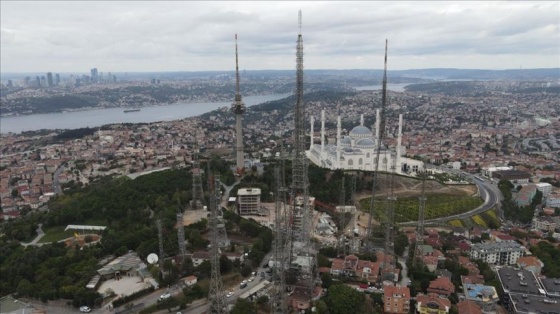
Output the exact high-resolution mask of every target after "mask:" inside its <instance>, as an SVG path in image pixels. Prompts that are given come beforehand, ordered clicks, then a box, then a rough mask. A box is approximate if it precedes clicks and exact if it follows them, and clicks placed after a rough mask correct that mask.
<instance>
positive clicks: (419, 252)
mask: <svg viewBox="0 0 560 314" xmlns="http://www.w3.org/2000/svg"><path fill="white" fill-rule="evenodd" d="M426 176H427V175H426V173H425V172H424V173H422V194H421V195H420V198H419V202H418V228H417V229H416V247H415V249H414V260H413V261H412V262H413V265H414V267H415V268H416V269H419V268H420V267H421V266H422V264H423V263H424V211H425V210H426V200H427V197H426Z"/></svg>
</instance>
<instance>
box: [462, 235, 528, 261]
mask: <svg viewBox="0 0 560 314" xmlns="http://www.w3.org/2000/svg"><path fill="white" fill-rule="evenodd" d="M524 251H525V248H524V247H523V246H521V245H520V244H519V243H517V242H510V241H507V242H493V243H476V244H474V245H473V247H472V248H471V253H470V257H471V259H480V260H482V261H484V262H486V263H488V264H497V265H513V264H515V263H517V260H518V259H519V258H520V257H521V256H523V252H524Z"/></svg>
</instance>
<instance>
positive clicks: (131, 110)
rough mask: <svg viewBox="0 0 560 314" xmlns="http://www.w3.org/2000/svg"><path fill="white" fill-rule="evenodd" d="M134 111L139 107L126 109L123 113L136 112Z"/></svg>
mask: <svg viewBox="0 0 560 314" xmlns="http://www.w3.org/2000/svg"><path fill="white" fill-rule="evenodd" d="M136 111H140V109H126V110H125V111H124V113H129V112H136Z"/></svg>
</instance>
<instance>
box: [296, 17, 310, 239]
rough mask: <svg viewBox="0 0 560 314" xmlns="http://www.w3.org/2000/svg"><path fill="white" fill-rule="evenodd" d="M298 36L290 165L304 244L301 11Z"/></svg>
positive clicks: (306, 196)
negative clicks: (300, 199) (292, 148)
mask: <svg viewBox="0 0 560 314" xmlns="http://www.w3.org/2000/svg"><path fill="white" fill-rule="evenodd" d="M298 17H299V19H298V26H299V34H298V40H297V50H296V106H295V110H294V111H295V112H294V119H295V130H294V158H293V163H292V190H293V193H292V196H293V201H294V210H297V211H299V213H298V214H299V215H301V216H302V222H303V225H302V227H301V229H300V230H297V231H298V234H299V236H298V238H299V239H298V240H301V241H302V242H303V243H304V244H306V243H307V242H308V241H309V233H308V231H309V230H308V229H309V228H308V225H309V218H308V216H309V215H308V211H309V204H308V199H309V192H308V177H307V157H306V156H305V148H306V144H305V138H306V134H305V121H306V119H305V104H304V102H303V38H302V35H301V11H299V15H298ZM298 196H299V197H302V198H303V203H302V206H301V207H299V206H298V207H299V208H298V209H296V206H295V205H296V204H295V200H296V198H297V197H298Z"/></svg>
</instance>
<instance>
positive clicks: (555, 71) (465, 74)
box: [0, 68, 560, 81]
mask: <svg viewBox="0 0 560 314" xmlns="http://www.w3.org/2000/svg"><path fill="white" fill-rule="evenodd" d="M60 74H61V75H62V76H67V75H70V73H60ZM113 74H114V75H116V76H117V78H118V79H119V80H130V79H139V78H144V79H152V78H160V79H166V80H178V79H179V80H180V79H193V78H220V77H223V76H225V77H226V78H227V77H229V78H232V77H233V76H234V71H233V70H231V71H193V72H189V71H177V72H126V73H125V72H114V73H113ZM240 74H241V76H246V77H261V78H272V77H286V76H295V69H294V70H241V73H240ZM36 75H39V76H41V75H45V74H44V73H0V77H1V80H2V81H5V80H7V79H23V78H24V77H26V76H30V77H35V76H36ZM305 75H306V76H336V77H338V78H341V77H349V78H350V77H363V78H369V77H373V78H381V76H382V75H383V70H382V69H374V70H364V69H347V70H333V69H321V70H310V69H306V70H305ZM388 76H389V79H390V78H391V77H393V78H395V77H404V78H406V77H408V78H423V79H434V80H504V79H512V80H542V79H551V80H554V79H560V68H543V69H509V70H483V69H453V68H433V69H414V70H388Z"/></svg>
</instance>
